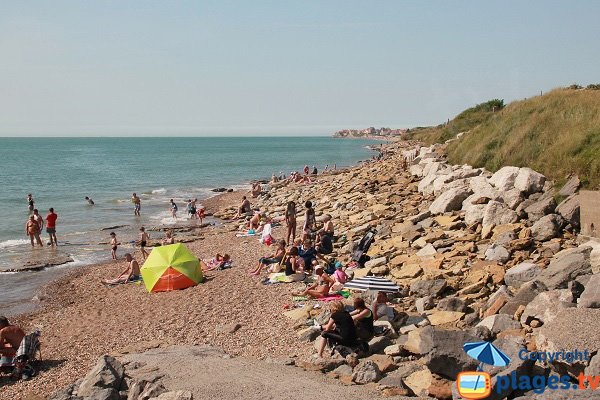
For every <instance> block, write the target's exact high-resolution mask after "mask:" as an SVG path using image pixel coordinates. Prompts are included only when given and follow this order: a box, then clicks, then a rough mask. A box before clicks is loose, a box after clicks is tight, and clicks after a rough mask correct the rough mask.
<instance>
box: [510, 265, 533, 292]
mask: <svg viewBox="0 0 600 400" xmlns="http://www.w3.org/2000/svg"><path fill="white" fill-rule="evenodd" d="M539 273H540V268H539V267H538V266H537V265H536V264H533V263H530V262H522V263H520V264H518V265H515V266H514V267H512V268H510V269H509V270H508V271H506V273H505V274H504V283H506V284H507V285H508V286H512V287H514V288H518V287H520V286H521V285H522V284H524V283H525V282H529V281H531V280H533V279H534V278H535V277H536V276H537V275H538V274H539Z"/></svg>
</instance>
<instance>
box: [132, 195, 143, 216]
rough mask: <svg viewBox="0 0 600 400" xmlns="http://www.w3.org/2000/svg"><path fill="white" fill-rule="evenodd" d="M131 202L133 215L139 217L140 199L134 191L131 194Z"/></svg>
mask: <svg viewBox="0 0 600 400" xmlns="http://www.w3.org/2000/svg"><path fill="white" fill-rule="evenodd" d="M131 202H132V203H133V215H135V216H136V217H139V216H140V210H141V209H142V200H141V199H140V198H139V197H138V196H137V194H135V193H134V194H133V195H132V196H131Z"/></svg>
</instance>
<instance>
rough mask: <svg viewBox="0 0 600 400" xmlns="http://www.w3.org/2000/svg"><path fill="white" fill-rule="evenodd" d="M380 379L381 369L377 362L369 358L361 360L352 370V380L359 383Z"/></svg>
mask: <svg viewBox="0 0 600 400" xmlns="http://www.w3.org/2000/svg"><path fill="white" fill-rule="evenodd" d="M380 379H381V371H379V368H378V367H377V364H376V363H375V362H373V361H371V360H368V361H361V362H360V363H359V364H358V365H357V366H356V367H355V368H354V372H352V380H353V381H354V382H356V383H358V384H359V385H364V384H366V383H371V382H377V381H378V380H380Z"/></svg>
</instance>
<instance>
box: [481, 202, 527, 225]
mask: <svg viewBox="0 0 600 400" xmlns="http://www.w3.org/2000/svg"><path fill="white" fill-rule="evenodd" d="M518 219H519V217H518V216H517V213H516V212H514V211H513V210H511V209H510V208H508V207H507V206H506V205H505V204H503V203H500V202H498V201H490V202H489V203H487V205H486V206H485V209H484V211H483V221H482V224H483V228H484V229H486V228H487V229H490V228H491V227H493V226H498V225H506V224H512V223H514V222H517V220H518Z"/></svg>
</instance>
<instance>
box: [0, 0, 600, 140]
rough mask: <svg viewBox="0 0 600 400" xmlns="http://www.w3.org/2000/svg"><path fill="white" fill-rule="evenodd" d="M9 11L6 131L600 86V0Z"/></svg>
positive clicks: (309, 129)
mask: <svg viewBox="0 0 600 400" xmlns="http://www.w3.org/2000/svg"><path fill="white" fill-rule="evenodd" d="M0 5H1V7H0V9H1V10H2V11H1V12H0V136H17V137H18V136H121V135H123V136H136V135H139V136H162V135H177V136H186V135H190V136H221V135H328V134H331V133H333V132H334V131H336V130H338V129H345V128H364V127H369V126H375V127H380V126H386V127H392V128H409V127H414V126H425V125H434V124H438V123H441V122H444V121H446V120H447V119H448V118H453V117H454V116H455V115H456V114H458V113H459V112H460V111H462V110H464V109H465V108H468V107H470V106H472V105H475V104H477V103H481V102H484V101H487V100H490V99H494V98H500V99H504V100H505V102H509V101H512V100H515V99H523V98H526V97H531V96H535V95H538V94H539V93H540V92H543V91H548V90H551V89H553V88H556V87H559V86H567V85H569V84H572V83H579V84H583V85H587V84H590V83H600V74H598V71H599V65H600V51H599V50H600V41H599V40H598V38H599V37H600V23H598V15H600V1H594V0H590V1H584V0H581V1H577V0H571V1H568V0H565V1H540V0H538V1H522V0H518V1H512V0H509V1H502V2H490V1H462V0H456V1H435V0H427V1H422V0H415V1H402V0H391V1H386V0H380V1H364V0H362V1H353V0H340V1H328V0H321V1H298V0H295V1H285V0H273V1H264V0H252V1H224V0H219V1H200V0H196V1H164V0H162V1H133V0H128V1H122V0H121V1H108V0H103V1H94V2H89V1H86V2H83V1H78V0H72V1H62V0H52V1H50V0H46V1H28V0H20V1H11V0H0Z"/></svg>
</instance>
